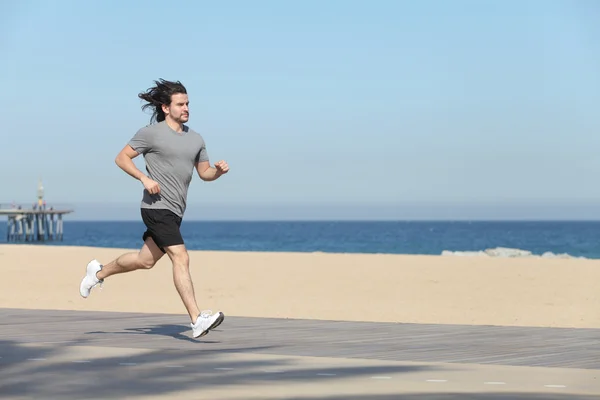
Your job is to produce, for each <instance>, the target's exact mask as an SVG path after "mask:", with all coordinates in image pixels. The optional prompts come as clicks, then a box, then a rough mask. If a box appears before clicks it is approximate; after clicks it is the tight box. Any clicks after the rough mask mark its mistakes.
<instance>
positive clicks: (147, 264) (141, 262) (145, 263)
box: [137, 255, 157, 269]
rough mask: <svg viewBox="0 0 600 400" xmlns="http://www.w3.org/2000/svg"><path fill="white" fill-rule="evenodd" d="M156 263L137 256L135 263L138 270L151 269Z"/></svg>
mask: <svg viewBox="0 0 600 400" xmlns="http://www.w3.org/2000/svg"><path fill="white" fill-rule="evenodd" d="M156 261H157V260H154V259H152V258H150V257H140V256H139V255H138V259H137V263H138V267H140V269H151V268H152V267H154V266H155V265H156Z"/></svg>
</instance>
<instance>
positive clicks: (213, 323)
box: [190, 310, 225, 338]
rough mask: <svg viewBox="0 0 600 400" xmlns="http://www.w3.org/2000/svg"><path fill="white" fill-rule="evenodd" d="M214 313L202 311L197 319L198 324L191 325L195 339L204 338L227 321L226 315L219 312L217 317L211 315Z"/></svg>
mask: <svg viewBox="0 0 600 400" xmlns="http://www.w3.org/2000/svg"><path fill="white" fill-rule="evenodd" d="M211 314H212V311H210V310H208V311H202V312H201V313H200V315H199V316H198V319H196V323H194V324H190V325H191V326H192V335H193V336H194V337H195V338H198V337H202V336H204V335H206V334H208V332H209V331H211V330H213V329H215V328H216V327H217V326H219V325H221V323H222V322H223V320H224V319H225V314H223V313H222V312H220V311H219V312H217V313H216V314H215V315H211Z"/></svg>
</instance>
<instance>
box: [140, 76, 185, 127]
mask: <svg viewBox="0 0 600 400" xmlns="http://www.w3.org/2000/svg"><path fill="white" fill-rule="evenodd" d="M154 83H155V84H156V86H153V87H151V88H149V89H148V90H146V91H145V92H141V93H139V94H138V97H139V98H140V99H142V100H144V101H145V102H146V104H144V105H143V106H142V111H145V110H146V109H147V108H150V109H152V117H150V122H152V121H156V122H162V121H164V120H165V113H164V111H163V110H162V105H163V104H165V105H169V104H171V96H172V95H174V94H177V93H183V94H187V91H186V89H185V86H183V84H182V83H181V82H179V81H176V82H172V81H167V80H164V79H159V80H157V81H154Z"/></svg>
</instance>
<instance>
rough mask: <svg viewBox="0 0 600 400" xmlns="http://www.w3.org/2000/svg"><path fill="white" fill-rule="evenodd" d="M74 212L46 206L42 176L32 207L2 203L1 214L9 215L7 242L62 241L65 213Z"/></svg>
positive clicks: (0, 206) (0, 205)
mask: <svg viewBox="0 0 600 400" xmlns="http://www.w3.org/2000/svg"><path fill="white" fill-rule="evenodd" d="M72 212H73V210H70V209H55V208H54V207H52V206H50V207H46V201H45V200H44V186H43V185H42V179H41V178H40V179H39V182H38V187H37V202H36V203H34V204H33V205H32V206H31V208H24V207H23V205H20V204H15V203H14V202H13V203H11V204H10V205H8V204H0V215H6V216H8V227H7V229H6V241H7V242H20V241H25V242H45V241H53V240H59V241H62V240H63V215H65V214H69V213H72Z"/></svg>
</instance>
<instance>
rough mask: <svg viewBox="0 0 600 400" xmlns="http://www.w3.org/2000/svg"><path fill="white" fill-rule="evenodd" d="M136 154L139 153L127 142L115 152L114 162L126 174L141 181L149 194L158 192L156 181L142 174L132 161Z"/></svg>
mask: <svg viewBox="0 0 600 400" xmlns="http://www.w3.org/2000/svg"><path fill="white" fill-rule="evenodd" d="M138 155H139V153H138V152H137V151H135V150H134V149H133V148H132V147H131V146H130V145H129V144H127V145H125V147H123V149H122V150H121V151H120V152H119V154H117V157H116V158H115V163H116V164H117V165H118V166H119V168H121V169H122V170H123V171H125V172H126V173H127V174H129V175H130V176H132V177H133V178H135V179H137V180H139V181H140V182H142V184H143V185H144V187H145V188H146V190H147V191H148V192H149V193H150V194H156V193H159V192H160V188H159V186H158V183H156V182H155V181H153V180H152V179H150V178H148V177H147V176H146V175H144V173H143V172H142V171H140V170H139V169H138V168H137V167H136V166H135V164H134V163H133V159H134V158H136V157H137V156H138Z"/></svg>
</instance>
